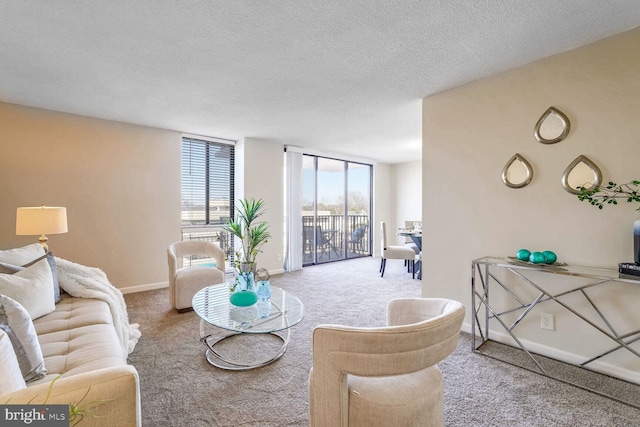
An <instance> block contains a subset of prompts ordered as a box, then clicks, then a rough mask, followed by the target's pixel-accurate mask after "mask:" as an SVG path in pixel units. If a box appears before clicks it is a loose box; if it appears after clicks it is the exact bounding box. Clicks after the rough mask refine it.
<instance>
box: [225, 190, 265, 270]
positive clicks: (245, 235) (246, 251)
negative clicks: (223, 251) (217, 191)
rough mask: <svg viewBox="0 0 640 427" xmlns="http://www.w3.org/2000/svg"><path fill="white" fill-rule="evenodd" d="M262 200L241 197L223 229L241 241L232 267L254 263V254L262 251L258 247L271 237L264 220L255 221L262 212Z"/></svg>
mask: <svg viewBox="0 0 640 427" xmlns="http://www.w3.org/2000/svg"><path fill="white" fill-rule="evenodd" d="M264 212H265V210H264V201H263V200H262V199H257V200H256V199H253V198H251V199H243V200H240V206H238V207H237V208H236V215H235V219H234V220H233V221H231V220H229V221H228V222H227V225H226V227H224V230H225V231H228V232H229V233H231V234H233V235H234V236H236V237H238V238H239V239H240V241H241V242H242V248H241V250H239V251H236V257H235V260H234V267H236V269H237V268H238V267H239V264H240V263H249V264H255V261H256V256H257V255H258V253H260V252H262V251H261V250H260V248H262V246H263V245H264V244H265V243H267V241H268V240H269V239H270V238H271V234H269V226H268V225H267V222H266V221H257V220H258V218H260V217H261V216H262V215H263V214H264Z"/></svg>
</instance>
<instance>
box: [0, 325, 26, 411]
mask: <svg viewBox="0 0 640 427" xmlns="http://www.w3.org/2000/svg"><path fill="white" fill-rule="evenodd" d="M0 354H1V355H2V363H0V378H2V381H0V394H5V393H13V392H14V391H16V390H22V389H23V388H25V387H27V385H26V384H25V382H24V378H23V377H22V372H21V371H20V365H19V364H18V359H17V358H16V353H15V352H14V351H13V345H12V344H11V339H10V338H9V335H7V334H6V333H5V332H4V331H3V330H1V329H0ZM2 403H4V402H2Z"/></svg>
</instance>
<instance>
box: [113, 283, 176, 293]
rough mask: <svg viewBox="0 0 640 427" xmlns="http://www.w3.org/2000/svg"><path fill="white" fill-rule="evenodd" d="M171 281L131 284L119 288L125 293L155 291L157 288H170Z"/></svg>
mask: <svg viewBox="0 0 640 427" xmlns="http://www.w3.org/2000/svg"><path fill="white" fill-rule="evenodd" d="M168 287H169V282H158V283H149V284H146V285H136V286H129V287H128V288H119V289H120V292H122V293H123V294H133V293H136V292H144V291H153V290H156V289H162V288H168Z"/></svg>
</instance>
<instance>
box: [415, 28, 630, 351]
mask: <svg viewBox="0 0 640 427" xmlns="http://www.w3.org/2000/svg"><path fill="white" fill-rule="evenodd" d="M639 50H640V29H636V30H634V31H631V32H628V33H624V34H621V35H618V36H615V37H612V38H609V39H607V40H604V41H601V42H598V43H595V44H592V45H590V46H586V47H583V48H580V49H577V50H574V51H570V52H567V53H564V54H561V55H558V56H555V57H551V58H547V59H545V60H542V61H538V62H536V63H533V64H530V65H527V66H524V67H521V68H518V69H515V70H511V71H509V72H505V73H503V74H500V75H496V76H493V77H490V78H487V79H484V80H481V81H478V82H475V83H472V84H469V85H466V86H464V87H459V88H457V89H454V90H450V91H447V92H444V93H440V94H437V95H434V96H431V97H428V98H425V99H424V100H423V179H422V184H423V201H422V206H423V208H422V212H423V224H424V225H423V227H424V234H425V236H428V241H429V244H425V248H424V261H425V270H424V271H425V273H424V275H423V294H424V295H425V296H439V297H450V298H455V299H458V300H460V301H463V302H464V303H465V304H466V306H467V313H468V314H467V319H466V327H467V328H469V324H470V312H471V303H470V301H471V297H470V294H471V292H470V270H471V269H470V265H471V260H473V259H475V258H479V257H482V256H485V255H494V256H508V255H514V254H515V252H516V251H517V250H518V249H519V248H522V247H524V248H537V249H551V250H554V251H555V252H557V254H558V256H559V260H560V261H564V262H568V263H571V264H578V265H588V266H603V267H609V268H616V267H617V263H618V262H620V261H625V260H632V259H633V258H632V239H631V232H632V228H631V227H632V222H633V221H634V220H635V219H637V218H640V214H639V213H638V212H636V211H634V209H633V207H632V206H631V205H626V204H625V205H622V206H616V207H607V208H605V210H604V211H599V210H598V209H595V208H593V207H591V206H590V205H588V204H586V203H585V202H580V201H578V199H577V198H576V196H574V195H571V194H569V193H567V192H566V191H565V190H564V189H563V188H562V187H561V185H560V178H561V176H562V173H563V171H564V169H565V167H566V166H567V165H568V164H569V163H571V161H573V160H574V159H575V158H576V157H577V156H578V155H580V154H584V155H586V156H587V157H589V158H590V159H591V160H593V161H594V162H595V163H596V164H597V165H599V167H600V169H601V170H602V173H603V178H604V182H608V181H610V180H612V181H616V182H618V183H622V182H627V181H630V180H632V179H639V178H640V167H639V166H638V165H639V163H638V161H639V160H640V120H638V117H640V103H639V102H638V99H640V79H639V78H638V76H640V57H639V56H638V55H637V52H638V51H639ZM549 106H555V107H557V108H559V109H561V110H562V111H564V112H565V113H566V114H567V115H568V117H569V119H570V120H571V126H572V127H571V133H570V134H569V136H568V137H567V139H566V140H564V141H562V142H560V143H558V144H554V145H543V144H540V143H538V142H536V141H535V139H534V137H533V127H534V125H535V123H536V121H537V120H538V118H539V117H540V115H541V114H542V113H543V112H544V111H545V110H546V109H547V108H548V107H549ZM515 153H520V154H521V155H523V156H524V157H526V158H527V159H528V160H529V161H530V162H531V164H532V165H533V169H534V177H533V181H532V182H531V183H530V184H529V185H528V186H527V187H524V188H522V189H511V188H507V187H506V186H505V185H504V184H503V183H502V181H501V171H502V168H503V166H504V164H505V163H506V162H507V160H508V159H509V158H510V157H511V156H512V155H513V154H515ZM631 294H633V292H632V291H629V295H628V297H629V300H632V299H633V298H634V297H637V296H638V295H631ZM605 298H609V296H607V295H605ZM613 300H614V299H613V298H611V301H613ZM633 301H635V302H634V303H633V304H634V305H633V307H634V308H631V309H629V310H633V311H628V313H635V312H637V309H636V308H635V307H637V303H638V302H640V298H637V299H635V300H633ZM615 304H618V302H616V303H615ZM615 304H613V306H612V307H611V309H612V310H625V309H624V308H622V307H620V306H617V305H615ZM544 309H545V310H551V311H552V313H553V312H556V308H555V307H554V306H553V305H550V304H547V305H546V306H545V308H544ZM633 317H637V316H636V315H635V314H634V316H633ZM636 320H638V319H636ZM539 325H540V323H539V317H538V318H537V319H536V317H535V315H534V316H532V318H531V322H530V323H529V324H526V325H523V326H518V328H524V329H527V328H529V329H531V331H532V336H533V337H532V338H531V339H532V340H534V341H536V340H537V341H538V342H539V343H540V345H542V346H548V347H550V348H552V349H553V350H554V351H555V350H557V351H566V352H569V353H589V352H590V351H591V350H592V348H593V346H594V345H599V344H595V341H596V340H597V338H594V337H593V336H592V335H588V334H587V335H580V334H576V333H575V331H576V330H575V329H573V326H575V325H574V323H573V319H571V318H569V319H560V320H559V321H558V322H557V331H556V332H551V333H549V332H545V334H544V335H540V333H539V328H540V326H539ZM572 334H573V336H572ZM596 335H597V334H596ZM592 340H593V341H592ZM565 341H567V342H570V343H571V346H569V347H566V346H565V345H564V344H565V343H564V342H565ZM576 341H580V342H576Z"/></svg>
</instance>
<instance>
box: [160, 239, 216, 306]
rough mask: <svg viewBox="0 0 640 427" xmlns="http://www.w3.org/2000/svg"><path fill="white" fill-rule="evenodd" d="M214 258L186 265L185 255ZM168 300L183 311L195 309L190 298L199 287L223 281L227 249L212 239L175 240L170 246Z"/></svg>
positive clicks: (168, 256)
mask: <svg viewBox="0 0 640 427" xmlns="http://www.w3.org/2000/svg"><path fill="white" fill-rule="evenodd" d="M191 256H196V257H201V258H213V259H214V260H215V264H216V265H215V267H214V266H210V265H190V266H183V264H182V263H183V258H184V257H191ZM167 260H168V263H169V302H170V303H171V307H172V308H175V309H176V310H178V312H180V313H184V312H186V311H190V310H192V307H191V300H192V299H193V296H194V295H195V294H196V292H198V291H199V290H200V289H202V288H205V287H207V286H209V285H215V284H216V283H222V282H224V268H225V267H224V251H223V250H222V249H220V247H219V246H218V245H216V244H215V243H213V242H207V241H198V240H191V241H184V242H174V243H172V244H170V245H169V248H168V249H167Z"/></svg>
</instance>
